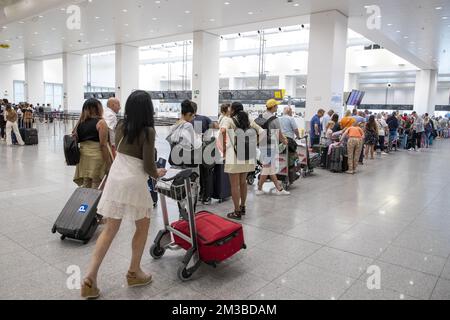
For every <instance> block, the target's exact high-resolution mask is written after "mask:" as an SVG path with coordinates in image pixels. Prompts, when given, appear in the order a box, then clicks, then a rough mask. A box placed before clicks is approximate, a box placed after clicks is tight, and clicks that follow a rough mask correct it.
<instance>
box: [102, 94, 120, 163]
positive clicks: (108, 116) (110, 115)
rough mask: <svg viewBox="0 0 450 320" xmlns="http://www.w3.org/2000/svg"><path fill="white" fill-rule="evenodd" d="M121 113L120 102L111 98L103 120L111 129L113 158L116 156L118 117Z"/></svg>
mask: <svg viewBox="0 0 450 320" xmlns="http://www.w3.org/2000/svg"><path fill="white" fill-rule="evenodd" d="M119 112H120V101H119V99H116V98H111V99H109V100H108V102H107V104H106V108H105V110H104V112H103V118H104V119H105V121H106V124H107V125H108V128H109V140H110V142H111V147H112V152H113V156H114V157H115V156H116V133H115V131H116V127H117V115H118V114H119Z"/></svg>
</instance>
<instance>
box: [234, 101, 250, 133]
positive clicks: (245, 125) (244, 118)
mask: <svg viewBox="0 0 450 320" xmlns="http://www.w3.org/2000/svg"><path fill="white" fill-rule="evenodd" d="M230 110H231V116H232V117H233V118H234V119H236V122H237V123H236V127H238V129H242V130H244V131H245V130H247V129H249V128H250V119H249V117H248V114H247V112H245V111H244V106H243V105H242V103H240V102H233V104H232V105H231V108H230Z"/></svg>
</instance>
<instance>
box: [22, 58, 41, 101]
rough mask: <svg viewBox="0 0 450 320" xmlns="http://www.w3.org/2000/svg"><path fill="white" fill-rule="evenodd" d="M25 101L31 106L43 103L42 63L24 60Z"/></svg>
mask: <svg viewBox="0 0 450 320" xmlns="http://www.w3.org/2000/svg"><path fill="white" fill-rule="evenodd" d="M25 100H27V102H28V103H31V104H34V105H36V104H38V103H39V104H43V103H45V87H44V61H42V60H38V61H36V60H25Z"/></svg>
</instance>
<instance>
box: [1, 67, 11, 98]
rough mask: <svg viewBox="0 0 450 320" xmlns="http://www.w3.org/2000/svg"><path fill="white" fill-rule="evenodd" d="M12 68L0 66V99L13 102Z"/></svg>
mask: <svg viewBox="0 0 450 320" xmlns="http://www.w3.org/2000/svg"><path fill="white" fill-rule="evenodd" d="M11 69H12V67H11V66H9V65H0V75H1V76H0V99H8V100H9V102H14V101H13V100H14V94H13V91H14V89H13V82H14V79H13V77H12V70H11Z"/></svg>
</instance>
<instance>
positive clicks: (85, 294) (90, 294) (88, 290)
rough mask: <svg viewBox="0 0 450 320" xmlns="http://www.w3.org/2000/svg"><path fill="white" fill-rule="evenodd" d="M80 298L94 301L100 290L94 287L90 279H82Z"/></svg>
mask: <svg viewBox="0 0 450 320" xmlns="http://www.w3.org/2000/svg"><path fill="white" fill-rule="evenodd" d="M81 297H82V298H84V299H87V300H94V299H98V298H99V297H100V290H99V289H98V288H97V286H94V281H92V279H89V278H87V279H84V281H83V285H82V286H81Z"/></svg>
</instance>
